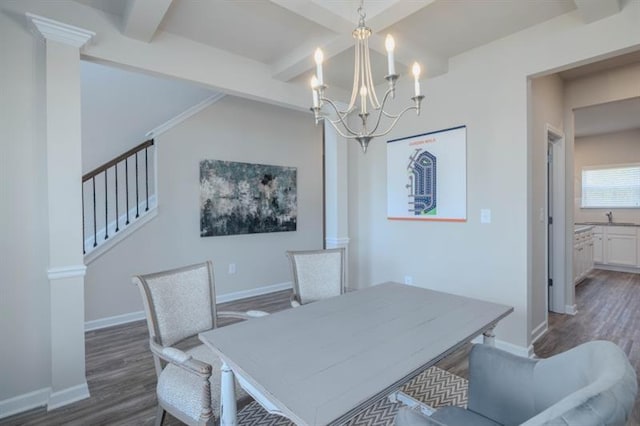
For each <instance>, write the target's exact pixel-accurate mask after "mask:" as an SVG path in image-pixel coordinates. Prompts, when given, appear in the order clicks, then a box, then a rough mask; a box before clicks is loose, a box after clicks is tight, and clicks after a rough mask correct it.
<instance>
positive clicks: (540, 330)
mask: <svg viewBox="0 0 640 426" xmlns="http://www.w3.org/2000/svg"><path fill="white" fill-rule="evenodd" d="M548 330H549V323H548V322H547V321H542V322H541V323H540V325H539V326H537V327H536V328H534V329H533V331H532V332H531V344H532V345H533V344H534V343H535V342H536V341H537V340H538V339H539V338H541V337H542V336H544V334H545V333H546V332H547V331H548Z"/></svg>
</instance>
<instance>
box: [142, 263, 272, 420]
mask: <svg viewBox="0 0 640 426" xmlns="http://www.w3.org/2000/svg"><path fill="white" fill-rule="evenodd" d="M133 283H134V284H137V285H138V288H139V290H140V293H141V294H142V300H143V302H144V308H145V313H146V317H147V326H148V328H149V346H150V348H151V352H152V354H153V359H154V364H155V370H156V376H157V380H158V382H157V387H156V394H157V397H158V408H157V412H156V425H161V424H162V421H163V419H164V417H165V414H166V412H169V413H170V414H171V415H173V416H174V417H176V418H177V419H178V420H180V421H182V422H183V423H186V424H188V425H212V424H216V422H218V420H219V418H220V407H219V405H220V404H219V401H220V397H219V396H220V368H221V364H222V363H221V361H220V359H219V358H218V357H217V356H216V355H215V354H214V353H213V351H211V349H209V348H208V347H206V346H205V345H203V344H200V345H197V346H195V347H193V348H191V349H189V350H180V349H178V348H176V347H175V346H174V345H176V344H177V343H179V342H181V341H184V340H185V339H187V338H189V337H193V336H196V335H197V334H198V333H200V332H202V331H206V330H210V329H212V328H215V327H216V326H217V320H218V318H222V317H230V318H240V319H249V318H253V317H259V316H264V315H267V313H265V312H260V311H248V312H245V313H242V312H222V311H217V310H216V302H215V301H216V297H215V286H214V278H213V265H212V263H211V262H204V263H198V264H195V265H189V266H185V267H181V268H177V269H171V270H167V271H163V272H157V273H153V274H147V275H136V276H134V277H133ZM236 396H237V400H238V407H239V408H241V407H243V406H245V405H246V404H247V403H248V402H251V397H249V395H248V394H247V393H245V392H244V391H243V390H242V388H241V387H240V386H236Z"/></svg>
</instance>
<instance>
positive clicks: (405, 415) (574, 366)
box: [395, 341, 638, 426]
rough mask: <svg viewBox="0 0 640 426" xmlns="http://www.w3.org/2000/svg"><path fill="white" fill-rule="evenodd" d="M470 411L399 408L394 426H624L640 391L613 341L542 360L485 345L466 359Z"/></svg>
mask: <svg viewBox="0 0 640 426" xmlns="http://www.w3.org/2000/svg"><path fill="white" fill-rule="evenodd" d="M468 392H469V393H468V401H469V402H468V407H467V408H466V409H464V408H460V407H444V408H440V409H438V410H436V411H435V413H433V414H432V415H431V416H425V415H423V414H422V413H421V412H420V411H418V410H415V409H409V408H402V409H400V411H399V412H398V415H397V416H396V423H395V424H396V425H397V426H423V425H431V426H443V425H444V426H458V425H477V426H497V425H522V426H538V425H575V426H597V425H616V426H618V425H619V426H624V425H625V424H626V422H627V420H628V419H629V416H630V415H631V411H632V410H633V404H634V401H635V398H636V395H637V393H638V382H637V379H636V372H635V371H634V369H633V367H632V366H631V364H630V363H629V360H628V359H627V356H626V354H625V353H624V352H623V351H622V349H620V348H619V347H618V346H617V345H616V344H615V343H612V342H607V341H593V342H588V343H584V344H582V345H580V346H577V347H575V348H573V349H570V350H568V351H566V352H563V353H561V354H558V355H555V356H552V357H550V358H546V359H536V360H534V359H530V358H524V357H519V356H515V355H513V354H511V353H508V352H505V351H502V350H500V349H496V348H494V347H491V346H488V345H474V347H473V348H472V350H471V354H470V355H469V391H468Z"/></svg>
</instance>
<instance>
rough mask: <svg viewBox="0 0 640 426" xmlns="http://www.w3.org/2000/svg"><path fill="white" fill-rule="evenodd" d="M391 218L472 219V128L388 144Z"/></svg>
mask: <svg viewBox="0 0 640 426" xmlns="http://www.w3.org/2000/svg"><path fill="white" fill-rule="evenodd" d="M387 218H388V219H390V220H439V221H452V222H465V221H466V220H467V127H466V126H459V127H454V128H451V129H445V130H438V131H436V132H430V133H424V134H421V135H416V136H410V137H406V138H401V139H394V140H390V141H388V142H387Z"/></svg>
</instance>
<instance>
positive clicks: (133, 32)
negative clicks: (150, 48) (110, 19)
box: [122, 0, 172, 43]
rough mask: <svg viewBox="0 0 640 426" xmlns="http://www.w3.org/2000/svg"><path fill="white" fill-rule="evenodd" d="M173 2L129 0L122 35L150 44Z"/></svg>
mask: <svg viewBox="0 0 640 426" xmlns="http://www.w3.org/2000/svg"><path fill="white" fill-rule="evenodd" d="M171 2H172V0H127V5H126V9H125V13H124V16H123V26H122V34H124V35H125V36H127V37H130V38H134V39H136V40H141V41H144V42H147V43H149V42H150V41H151V39H152V38H153V36H154V35H155V33H156V31H158V27H159V26H160V24H161V23H162V19H163V18H164V15H165V14H166V13H167V10H169V6H171Z"/></svg>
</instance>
